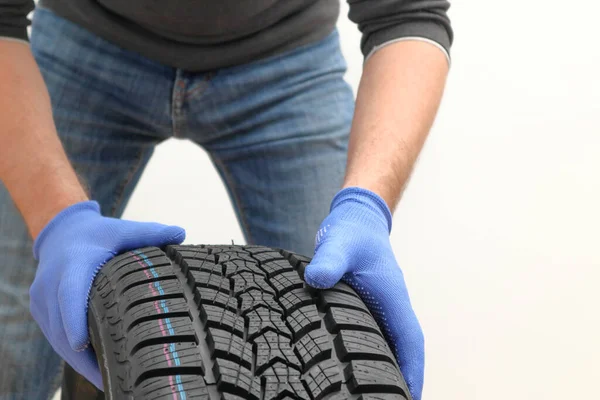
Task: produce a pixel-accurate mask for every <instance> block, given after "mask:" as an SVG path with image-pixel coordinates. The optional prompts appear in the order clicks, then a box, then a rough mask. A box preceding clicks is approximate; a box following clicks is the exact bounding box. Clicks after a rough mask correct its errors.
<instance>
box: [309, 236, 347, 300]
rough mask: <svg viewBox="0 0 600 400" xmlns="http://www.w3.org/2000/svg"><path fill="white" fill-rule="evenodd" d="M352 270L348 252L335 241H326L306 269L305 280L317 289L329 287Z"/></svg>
mask: <svg viewBox="0 0 600 400" xmlns="http://www.w3.org/2000/svg"><path fill="white" fill-rule="evenodd" d="M349 270H350V261H349V258H348V257H347V254H346V252H345V251H344V250H343V249H342V248H340V247H339V246H335V242H325V243H323V244H322V245H321V246H319V248H318V249H317V251H316V253H315V256H314V257H313V259H312V261H311V262H310V264H309V265H308V266H307V267H306V269H305V271H304V280H305V281H306V283H308V284H309V285H310V286H312V287H314V288H316V289H329V288H331V287H333V286H335V284H336V283H338V282H339V280H340V279H342V277H343V276H344V274H345V273H346V272H348V271H349Z"/></svg>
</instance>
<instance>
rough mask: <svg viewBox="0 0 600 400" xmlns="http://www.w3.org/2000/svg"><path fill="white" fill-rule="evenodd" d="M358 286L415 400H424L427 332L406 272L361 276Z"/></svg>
mask: <svg viewBox="0 0 600 400" xmlns="http://www.w3.org/2000/svg"><path fill="white" fill-rule="evenodd" d="M354 279H355V281H354V284H353V283H352V282H350V283H351V285H352V286H355V285H359V286H361V287H362V288H363V290H362V292H363V293H362V294H361V297H365V296H366V297H367V299H366V300H365V303H366V304H367V306H368V307H369V310H370V311H371V313H372V314H373V316H374V317H375V320H376V321H377V323H378V324H379V326H380V327H381V330H382V331H383V334H384V335H385V337H386V340H387V342H388V343H389V344H390V347H391V348H392V351H393V352H394V355H395V356H396V360H397V361H398V365H399V366H400V370H401V371H402V375H403V376H404V379H405V381H406V384H407V385H408V388H409V390H410V392H411V394H412V396H413V399H414V400H420V399H421V393H422V391H423V375H424V369H425V344H424V337H423V331H422V330H421V326H420V324H419V321H418V319H417V316H416V315H415V312H414V310H413V308H412V306H411V304H410V300H409V296H408V291H407V290H406V285H405V283H404V277H403V275H402V272H401V271H400V269H399V268H397V267H395V266H394V267H391V269H390V271H389V273H386V274H381V271H380V272H377V273H370V272H359V273H358V274H355V275H354Z"/></svg>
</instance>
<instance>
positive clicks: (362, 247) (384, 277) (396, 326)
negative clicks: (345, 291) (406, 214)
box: [304, 187, 425, 400]
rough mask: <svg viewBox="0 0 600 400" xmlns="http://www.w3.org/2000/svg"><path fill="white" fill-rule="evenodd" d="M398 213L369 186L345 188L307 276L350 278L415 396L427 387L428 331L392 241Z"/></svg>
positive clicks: (329, 282) (321, 281)
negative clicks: (411, 297) (424, 329)
mask: <svg viewBox="0 0 600 400" xmlns="http://www.w3.org/2000/svg"><path fill="white" fill-rule="evenodd" d="M391 227H392V214H391V212H390V210H389V208H388V206H387V205H386V203H385V201H383V199H381V197H379V196H378V195H377V194H375V193H373V192H370V191H368V190H365V189H360V188H356V187H350V188H346V189H344V190H342V191H341V192H339V193H338V194H337V195H336V196H335V198H334V199H333V202H332V203H331V213H330V214H329V216H328V217H327V218H326V219H325V220H324V221H323V223H322V224H321V228H320V229H319V232H318V233H317V240H316V249H315V256H314V258H313V260H312V262H311V263H310V265H308V266H307V267H306V271H305V274H304V278H305V280H306V282H307V283H308V284H309V285H311V286H313V287H316V288H320V289H325V288H330V287H332V286H334V285H335V284H336V283H337V282H338V281H339V280H340V279H342V280H343V281H345V282H346V283H348V284H349V285H350V286H352V288H354V290H356V291H357V293H358V294H359V295H360V297H361V298H362V299H363V301H364V302H365V304H366V305H367V306H368V307H369V310H370V311H371V313H372V314H373V316H374V317H375V319H376V321H377V323H378V324H379V326H380V327H381V329H382V331H383V333H384V334H385V336H386V339H387V341H388V343H389V344H390V346H391V348H392V351H393V352H394V354H395V356H396V359H397V360H398V364H399V365H400V369H401V370H402V374H403V375H404V379H405V380H406V383H407V384H408V387H409V389H410V392H411V394H412V396H413V398H414V399H415V400H419V399H420V398H421V391H422V389H423V370H424V362H425V361H424V344H423V332H422V331H421V327H420V325H419V321H418V320H417V317H416V316H415V313H414V311H413V309H412V307H411V304H410V300H409V298H408V291H407V289H406V284H405V283H404V277H403V274H402V271H401V270H400V267H399V266H398V263H397V262H396V258H395V257H394V253H393V251H392V247H391V245H390V240H389V233H390V230H391Z"/></svg>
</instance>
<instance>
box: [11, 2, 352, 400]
mask: <svg viewBox="0 0 600 400" xmlns="http://www.w3.org/2000/svg"><path fill="white" fill-rule="evenodd" d="M31 46H32V49H33V52H34V55H35V58H36V60H37V62H38V64H39V65H40V68H41V71H42V74H43V77H44V79H45V82H46V84H47V86H48V89H49V91H50V97H51V100H52V107H53V112H54V118H55V122H56V125H57V129H58V132H59V135H60V138H61V140H62V143H63V145H64V147H65V149H66V151H67V154H68V156H69V158H70V160H71V162H72V163H73V165H74V167H75V169H76V170H77V172H78V173H79V175H80V176H81V177H82V178H83V179H84V180H85V181H86V182H87V184H88V186H89V191H90V193H91V196H92V198H94V199H95V200H97V201H98V202H99V203H100V204H101V207H102V212H103V213H104V214H105V215H111V216H120V215H121V213H122V212H123V209H124V207H125V205H126V203H127V201H128V199H129V197H130V196H131V193H132V192H133V190H134V188H135V185H136V183H137V182H138V179H139V178H140V175H141V174H142V171H143V170H144V167H145V165H146V163H147V162H148V160H149V159H150V157H151V155H152V152H153V149H154V147H155V146H156V145H157V144H158V143H160V142H161V141H163V140H165V139H168V138H171V137H176V138H181V139H189V140H190V141H191V142H194V143H196V144H198V145H200V146H202V147H203V148H204V149H206V150H207V152H208V153H209V154H210V156H211V158H212V160H213V162H214V164H215V166H216V167H217V169H218V171H219V173H220V174H221V177H222V179H223V182H224V183H225V185H226V187H227V189H228V191H229V194H230V196H231V200H232V203H233V204H234V207H235V211H236V213H237V216H238V220H239V222H240V224H241V226H242V228H243V231H244V234H245V235H246V239H247V242H248V243H255V244H264V245H269V246H277V247H282V248H287V249H290V250H294V251H298V252H301V253H305V254H312V252H313V248H314V234H315V232H316V231H317V228H318V226H319V224H320V223H321V221H322V219H323V218H324V217H325V216H326V215H327V213H328V206H329V203H330V201H331V199H332V198H333V196H334V194H335V193H336V192H337V190H338V189H339V188H340V185H341V183H342V179H343V173H344V170H345V164H346V151H347V141H348V134H349V130H350V123H351V119H352V114H353V107H354V104H353V96H352V92H351V90H350V88H349V86H348V85H347V84H346V83H345V81H344V80H343V75H344V73H345V68H346V66H345V62H344V59H343V57H342V55H341V52H340V47H339V40H338V35H337V33H336V32H333V33H331V34H330V35H329V36H328V37H327V38H326V39H324V40H322V41H320V42H318V43H315V44H311V45H306V46H303V47H300V48H298V49H296V50H293V51H291V52H287V53H284V54H281V55H279V56H275V57H271V58H268V59H264V60H260V61H258V62H254V63H251V64H247V65H240V66H236V67H232V68H227V69H221V70H216V71H212V72H208V73H203V74H197V73H190V72H186V71H183V70H179V69H174V68H171V67H166V66H163V65H161V64H158V63H156V62H153V61H150V60H148V59H145V58H143V57H141V56H140V55H138V54H136V53H132V52H129V51H125V50H123V49H121V48H119V47H117V46H115V45H113V44H111V43H109V42H107V41H105V40H103V39H101V38H99V37H97V36H95V35H92V34H91V33H89V32H87V31H86V30H84V29H82V28H81V27H79V26H77V25H75V24H73V23H71V22H68V21H66V20H64V19H62V18H60V17H58V16H56V15H55V14H53V13H51V12H50V11H48V10H45V9H38V10H37V11H36V13H35V16H34V20H33V28H32V37H31ZM189 168H194V165H190V166H189ZM173 174H176V171H173ZM43 200H44V199H40V201H43ZM198 207H202V202H201V199H200V201H199V202H198ZM31 246H32V242H31V239H30V238H28V234H27V230H26V227H25V225H24V223H23V220H22V218H21V217H20V215H19V213H18V211H17V209H16V208H15V206H14V204H13V203H12V201H11V199H10V197H9V195H8V193H7V191H6V190H5V188H4V187H3V186H0V399H1V400H8V399H11V400H16V399H19V400H20V399H28V400H29V399H44V398H48V397H49V396H51V395H52V393H53V392H54V390H55V389H56V388H57V387H58V385H59V384H60V374H61V362H60V359H59V358H58V356H57V355H56V354H55V353H54V351H53V350H52V348H51V347H50V345H49V344H48V343H47V341H46V340H45V338H44V337H43V335H42V333H41V332H40V330H39V329H38V328H37V326H36V325H35V323H34V321H33V320H32V318H31V316H30V315H29V305H28V302H29V299H28V289H29V286H30V284H31V282H32V280H33V276H34V273H35V268H36V263H35V262H34V260H33V257H32V253H31Z"/></svg>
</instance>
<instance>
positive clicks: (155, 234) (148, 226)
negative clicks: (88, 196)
mask: <svg viewBox="0 0 600 400" xmlns="http://www.w3.org/2000/svg"><path fill="white" fill-rule="evenodd" d="M122 223H123V224H122V226H120V227H119V232H118V236H119V237H120V241H119V244H118V246H119V249H118V250H117V252H121V251H125V250H131V249H136V248H140V247H148V246H156V247H162V246H166V245H168V244H181V243H182V242H183V241H184V240H185V230H184V229H183V228H180V227H178V226H168V225H162V224H157V223H153V222H131V221H122Z"/></svg>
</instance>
